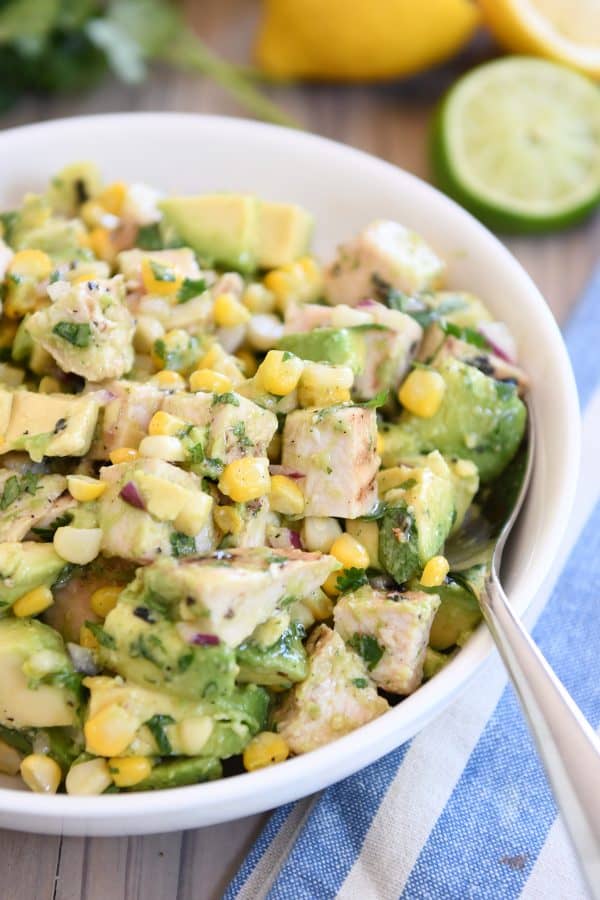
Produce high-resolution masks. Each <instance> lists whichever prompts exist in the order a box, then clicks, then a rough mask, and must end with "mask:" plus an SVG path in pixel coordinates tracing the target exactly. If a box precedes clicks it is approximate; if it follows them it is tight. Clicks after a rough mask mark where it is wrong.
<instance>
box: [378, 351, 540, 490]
mask: <svg viewBox="0 0 600 900" xmlns="http://www.w3.org/2000/svg"><path fill="white" fill-rule="evenodd" d="M436 368H437V371H439V373H440V374H441V376H442V378H443V379H444V382H445V385H446V390H445V393H444V397H443V400H442V403H441V405H440V407H439V409H438V411H437V412H436V413H435V415H433V416H431V418H429V419H424V418H421V417H420V416H416V415H413V414H412V413H410V412H408V410H404V411H403V412H402V414H401V416H400V419H399V422H398V424H396V425H387V426H384V428H383V433H384V450H383V454H382V456H383V464H384V465H385V466H393V465H396V464H397V463H398V462H400V461H402V460H404V459H407V458H410V457H413V456H416V455H418V454H420V453H428V452H430V451H431V450H434V449H437V450H439V451H440V453H442V454H443V455H444V456H446V457H454V458H457V459H467V460H471V461H472V462H474V463H475V465H476V466H477V468H478V470H479V476H480V478H481V481H482V482H484V483H485V482H487V481H491V480H492V479H494V478H496V477H497V476H498V475H499V474H500V473H501V472H502V471H503V469H504V468H505V467H506V466H507V465H508V463H509V462H510V461H511V459H512V458H513V456H514V455H515V453H516V452H517V450H518V448H519V445H520V443H521V440H522V438H523V434H524V432H525V423H526V415H527V413H526V408H525V405H524V404H523V402H522V401H521V400H520V399H519V397H518V394H517V390H516V388H515V386H514V385H512V384H506V383H504V382H500V381H495V380H494V379H493V378H489V377H488V376H487V375H484V374H483V373H482V372H480V371H479V370H478V369H475V368H474V367H473V366H469V365H467V364H465V363H463V362H460V361H459V360H456V359H444V360H443V361H442V362H441V363H440V364H439V366H438V367H436Z"/></svg>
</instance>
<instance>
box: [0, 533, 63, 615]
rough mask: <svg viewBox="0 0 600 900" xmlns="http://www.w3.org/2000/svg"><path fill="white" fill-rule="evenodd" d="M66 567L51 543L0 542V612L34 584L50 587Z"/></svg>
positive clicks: (31, 588) (30, 589) (4, 610)
mask: <svg viewBox="0 0 600 900" xmlns="http://www.w3.org/2000/svg"><path fill="white" fill-rule="evenodd" d="M64 567H65V561H64V559H61V557H60V556H59V555H58V553H57V552H56V551H55V549H54V547H53V546H52V544H38V543H36V542H35V541H24V542H22V543H21V542H18V541H7V542H5V543H1V544H0V614H1V613H3V612H6V610H7V608H8V607H9V606H12V604H13V603H14V602H15V600H18V599H19V597H22V596H23V594H27V593H28V592H29V591H32V590H33V589H34V588H36V587H41V586H42V585H45V586H47V587H50V586H51V585H52V584H54V582H55V581H56V579H57V578H58V576H59V574H60V573H61V571H62V570H63V569H64Z"/></svg>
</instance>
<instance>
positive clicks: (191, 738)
mask: <svg viewBox="0 0 600 900" xmlns="http://www.w3.org/2000/svg"><path fill="white" fill-rule="evenodd" d="M84 685H85V686H86V687H87V688H88V689H89V690H90V702H89V710H88V717H89V718H90V719H91V718H93V717H94V716H95V715H96V713H97V712H98V711H99V710H100V709H103V708H104V707H106V706H107V705H111V706H118V707H121V708H122V709H125V710H126V712H127V716H128V719H129V733H130V735H131V739H130V743H129V745H128V746H127V748H126V750H125V751H124V752H123V754H122V755H124V756H131V755H133V756H138V755H141V756H157V755H158V756H163V757H165V756H202V757H208V758H214V757H217V758H219V759H226V758H227V757H230V756H235V755H236V754H238V753H241V751H242V750H243V749H244V747H245V746H246V744H247V743H248V741H249V740H250V738H251V737H253V736H254V735H255V734H257V732H259V731H261V730H262V729H263V728H264V727H265V724H266V719H267V713H268V708H269V695H268V693H267V692H266V691H265V690H264V688H262V687H258V685H255V684H248V685H244V686H242V687H238V688H235V689H234V690H233V691H232V692H231V693H230V694H228V695H227V696H223V697H216V698H215V699H214V701H212V702H210V701H206V700H204V701H198V700H190V699H189V698H186V697H180V696H176V695H173V694H167V693H164V692H161V691H158V690H152V689H151V688H149V687H148V686H144V685H137V684H133V683H132V682H128V681H123V680H122V679H119V678H109V677H107V676H105V675H103V676H97V677H92V678H86V679H85V681H84ZM92 740H93V738H92ZM87 749H88V751H90V752H92V751H93V749H94V747H93V743H92V744H91V745H90V743H89V738H88V745H87Z"/></svg>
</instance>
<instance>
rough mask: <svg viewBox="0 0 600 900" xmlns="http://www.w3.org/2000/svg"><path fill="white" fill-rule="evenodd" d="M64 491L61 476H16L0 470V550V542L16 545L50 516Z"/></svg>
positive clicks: (12, 472)
mask: <svg viewBox="0 0 600 900" xmlns="http://www.w3.org/2000/svg"><path fill="white" fill-rule="evenodd" d="M66 487H67V480H66V478H65V477H64V476H63V475H36V474H34V473H33V472H26V473H24V474H23V475H17V474H15V472H14V471H13V470H12V469H2V468H0V546H1V545H2V544H1V542H2V541H11V540H12V541H20V540H23V539H24V538H25V536H26V535H27V533H28V532H29V531H30V530H31V529H32V528H35V526H36V525H37V524H38V522H40V521H41V520H43V519H44V518H45V517H46V516H47V515H48V514H49V513H51V512H52V510H53V508H54V505H55V503H56V501H57V499H58V498H59V497H60V495H61V494H62V493H63V491H64V490H65V489H66Z"/></svg>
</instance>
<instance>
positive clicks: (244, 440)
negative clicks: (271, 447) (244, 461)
mask: <svg viewBox="0 0 600 900" xmlns="http://www.w3.org/2000/svg"><path fill="white" fill-rule="evenodd" d="M233 433H234V435H235V437H236V438H237V442H238V444H239V445H240V447H245V448H247V447H254V443H253V441H251V440H250V438H249V437H248V435H247V434H246V423H245V422H236V423H235V425H234V426H233Z"/></svg>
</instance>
